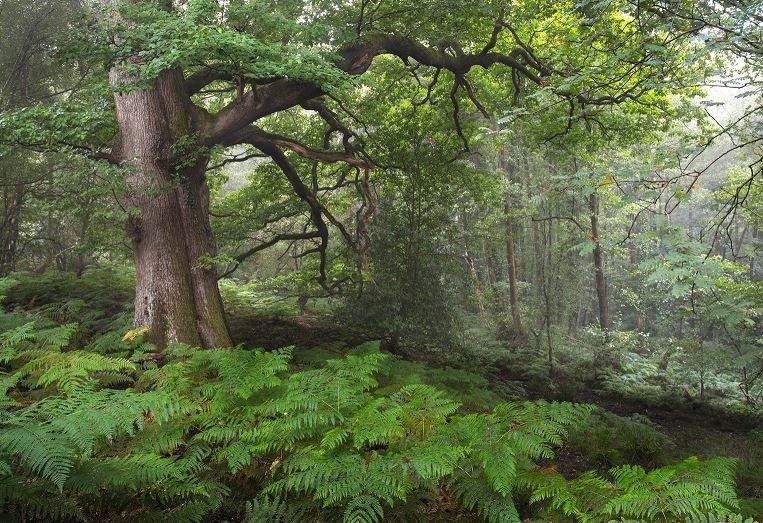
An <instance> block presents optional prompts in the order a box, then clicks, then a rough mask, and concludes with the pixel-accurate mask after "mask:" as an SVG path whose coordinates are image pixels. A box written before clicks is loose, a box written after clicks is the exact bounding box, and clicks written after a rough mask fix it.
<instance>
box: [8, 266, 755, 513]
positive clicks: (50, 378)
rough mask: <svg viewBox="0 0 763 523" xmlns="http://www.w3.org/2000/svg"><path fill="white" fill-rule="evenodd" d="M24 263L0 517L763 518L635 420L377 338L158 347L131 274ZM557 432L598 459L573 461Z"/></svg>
mask: <svg viewBox="0 0 763 523" xmlns="http://www.w3.org/2000/svg"><path fill="white" fill-rule="evenodd" d="M20 280H21V283H19V281H18V280H11V279H6V280H2V282H3V291H2V293H3V294H5V293H8V294H11V295H12V301H13V303H14V306H13V307H9V310H7V311H5V312H3V313H2V314H0V330H2V334H0V365H2V374H0V390H1V391H2V393H3V396H2V400H0V401H2V414H1V416H2V417H1V418H0V507H1V508H0V514H2V517H3V518H4V520H8V521H54V520H58V521H98V522H101V521H103V522H111V521H172V522H175V521H178V522H181V521H251V522H260V521H263V522H264V521H347V522H363V521H382V520H384V521H445V520H449V521H454V520H455V521H494V522H512V521H553V522H567V521H569V522H573V521H581V522H609V521H647V522H652V521H654V522H658V521H659V522H678V521H689V522H708V523H709V522H747V523H750V522H753V521H754V519H753V518H752V517H751V516H752V515H753V514H751V513H750V511H749V510H746V509H745V507H744V503H740V499H739V498H738V495H737V492H736V486H735V474H736V472H735V471H736V465H737V463H736V461H735V460H734V459H730V458H722V457H716V458H711V459H698V458H695V457H688V458H686V459H683V460H682V461H679V462H677V463H675V462H674V463H667V462H662V461H661V459H660V458H659V456H660V455H661V452H662V449H663V447H665V446H666V445H668V444H669V442H667V441H665V440H666V437H665V436H663V435H661V434H659V433H658V432H656V431H655V430H654V429H652V428H650V427H649V426H648V424H645V423H641V422H640V421H639V420H627V419H622V418H618V417H617V416H614V415H611V414H608V413H606V412H603V411H601V410H600V409H597V408H595V407H593V406H589V405H584V404H574V403H568V402H547V401H522V400H519V399H517V400H516V401H505V398H504V397H502V395H501V394H499V393H496V392H494V391H492V390H490V389H489V388H488V387H487V386H486V383H485V381H484V378H482V377H480V376H479V375H477V374H472V373H469V372H466V371H462V370H457V369H436V370H432V369H430V368H427V367H425V366H423V365H418V364H416V363H413V362H408V361H405V360H401V359H399V358H395V357H392V356H390V355H389V354H386V353H383V352H381V351H380V350H379V344H378V343H376V342H368V343H365V344H362V345H360V346H357V347H354V348H352V349H350V350H348V351H341V353H337V352H334V351H332V350H331V348H330V347H329V348H325V349H324V350H320V349H315V350H310V351H300V350H295V349H293V348H289V347H286V348H282V349H279V350H271V351H263V350H259V349H257V348H250V347H236V348H227V349H217V350H201V349H197V348H193V347H187V346H182V345H175V346H172V347H170V348H169V349H167V350H166V351H164V352H162V353H157V352H156V351H155V349H154V348H153V347H151V346H150V345H148V344H146V343H143V342H142V340H141V335H140V331H139V330H131V329H130V327H129V311H127V310H125V309H124V308H123V303H124V302H125V297H126V296H128V295H129V290H128V289H129V285H130V281H129V280H130V278H129V276H123V275H120V273H115V272H108V273H98V272H94V273H91V274H90V275H88V276H86V277H85V278H83V279H80V280H72V278H71V277H69V276H66V275H60V274H59V275H53V276H45V277H41V278H31V277H21V278H20ZM107 289H108V291H107ZM64 296H65V298H63V297H64ZM613 427H615V428H614V429H613ZM613 431H614V432H613ZM591 442H595V443H594V444H593V446H590V445H591ZM586 443H588V444H589V448H588V449H586V448H585V447H586ZM565 445H566V447H564V446H565ZM562 447H564V448H570V447H571V448H576V449H577V452H578V453H579V454H582V455H585V456H587V457H588V458H590V460H589V461H590V463H591V464H592V465H593V469H595V470H591V471H588V472H583V473H577V474H569V473H563V472H564V471H562V470H561V468H560V467H558V466H556V465H555V463H556V462H555V461H554V459H555V453H557V452H558V449H560V448H562ZM639 462H640V463H639ZM636 463H639V464H636Z"/></svg>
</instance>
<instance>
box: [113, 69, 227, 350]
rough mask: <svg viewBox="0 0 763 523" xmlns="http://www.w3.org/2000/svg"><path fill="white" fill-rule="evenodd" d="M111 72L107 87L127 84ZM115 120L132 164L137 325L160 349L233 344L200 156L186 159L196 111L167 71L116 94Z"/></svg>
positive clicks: (179, 78) (123, 157)
mask: <svg viewBox="0 0 763 523" xmlns="http://www.w3.org/2000/svg"><path fill="white" fill-rule="evenodd" d="M130 80H131V79H130V78H124V77H122V73H119V72H117V71H112V73H111V83H112V86H114V87H116V88H119V87H120V86H123V85H125V84H126V83H129V82H130ZM114 100H115V105H116V116H117V122H118V125H119V137H118V145H117V147H116V148H115V151H114V152H115V155H116V156H117V158H118V159H119V160H120V161H121V162H124V163H127V164H129V165H130V166H131V170H130V171H129V173H128V174H127V176H126V184H127V192H128V195H129V196H128V202H127V203H128V205H129V206H130V207H131V208H132V209H133V210H134V211H135V214H134V215H133V216H131V217H130V218H129V220H128V224H127V230H128V234H129V235H130V238H131V239H132V243H133V250H134V256H135V270H136V282H135V325H136V326H146V327H148V329H149V330H148V334H147V336H148V339H149V340H150V341H152V342H153V343H155V344H156V345H157V346H159V347H164V346H166V345H167V344H168V343H171V342H182V343H187V344H189V345H194V346H203V347H219V346H229V345H231V341H230V336H229V334H228V329H227V326H226V323H225V319H224V315H223V306H222V300H221V298H220V292H219V289H218V287H217V274H216V271H215V269H214V265H213V264H212V263H210V261H209V258H211V257H213V256H214V255H215V254H216V248H215V244H214V239H213V237H212V233H211V230H210V226H209V194H208V188H207V184H206V179H205V177H204V171H205V166H206V158H204V157H198V156H196V157H192V156H189V154H188V152H189V151H192V152H194V153H195V151H194V149H195V148H194V147H193V146H192V143H187V142H190V141H191V140H192V139H193V133H194V121H193V120H194V115H193V114H192V112H191V110H190V103H189V101H188V98H187V96H186V94H185V90H184V86H183V75H182V73H181V72H180V71H179V70H172V71H165V72H164V73H162V74H161V75H160V76H159V78H158V79H157V80H156V81H155V82H154V84H153V85H152V86H151V87H150V88H147V89H131V90H126V91H123V92H116V93H115V95H114Z"/></svg>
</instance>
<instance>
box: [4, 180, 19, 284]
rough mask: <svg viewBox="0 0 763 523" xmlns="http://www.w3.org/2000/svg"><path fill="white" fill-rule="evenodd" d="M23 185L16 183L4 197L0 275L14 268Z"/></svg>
mask: <svg viewBox="0 0 763 523" xmlns="http://www.w3.org/2000/svg"><path fill="white" fill-rule="evenodd" d="M24 192H25V186H24V184H23V183H17V184H16V185H14V186H13V189H12V190H11V191H10V193H11V194H10V195H9V198H6V209H5V216H4V217H3V218H4V219H3V223H2V238H1V240H2V245H0V276H5V275H7V274H8V273H9V272H11V271H13V270H15V268H16V250H17V247H18V241H19V222H20V221H21V206H22V204H23V201H24Z"/></svg>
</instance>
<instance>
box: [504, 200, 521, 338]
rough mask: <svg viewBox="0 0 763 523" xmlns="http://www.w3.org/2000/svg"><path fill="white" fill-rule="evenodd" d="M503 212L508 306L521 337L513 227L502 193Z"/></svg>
mask: <svg viewBox="0 0 763 523" xmlns="http://www.w3.org/2000/svg"><path fill="white" fill-rule="evenodd" d="M503 214H504V217H505V228H506V265H507V272H508V279H509V306H510V308H511V324H512V326H513V328H514V333H515V334H516V335H517V336H519V337H522V336H523V335H524V334H523V332H522V319H521V316H520V313H519V296H518V291H517V258H516V253H515V252H514V230H513V229H514V227H513V224H512V221H511V197H510V196H509V194H508V193H504V195H503Z"/></svg>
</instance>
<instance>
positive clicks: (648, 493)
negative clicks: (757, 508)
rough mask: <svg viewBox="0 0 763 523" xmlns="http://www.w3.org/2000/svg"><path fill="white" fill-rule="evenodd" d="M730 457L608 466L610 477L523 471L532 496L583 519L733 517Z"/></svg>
mask: <svg viewBox="0 0 763 523" xmlns="http://www.w3.org/2000/svg"><path fill="white" fill-rule="evenodd" d="M734 466H735V462H734V461H733V460H729V459H724V458H716V459H711V460H704V461H701V460H699V459H697V458H694V457H692V458H688V459H686V460H684V461H682V462H680V463H677V464H675V465H670V466H666V467H662V468H658V469H654V470H652V471H650V472H646V471H645V470H644V469H643V468H641V467H639V466H632V465H626V466H622V467H616V468H613V469H612V470H610V475H611V476H612V478H613V480H612V481H607V480H605V479H604V478H601V477H600V476H598V475H597V474H595V473H586V474H584V475H582V476H580V477H578V478H576V479H574V480H570V481H568V480H565V479H564V478H562V477H561V476H560V475H558V474H556V473H550V474H549V473H540V474H537V473H536V474H534V475H533V474H527V475H525V476H524V478H523V482H524V484H525V485H526V486H533V487H534V491H533V494H532V496H531V501H533V502H539V501H542V500H549V501H550V503H551V507H552V508H554V509H556V510H559V511H560V512H562V513H563V514H565V515H567V516H574V517H575V518H576V519H578V520H579V521H584V522H589V521H590V522H599V521H601V522H607V521H610V520H612V519H613V518H620V519H621V520H638V521H648V522H677V521H686V522H691V521H697V520H699V521H701V520H702V518H706V517H710V516H708V515H710V514H712V515H713V516H712V517H717V518H721V519H720V520H719V521H724V519H723V518H731V519H732V520H734V519H736V518H738V516H737V515H736V514H735V512H734V511H735V510H737V509H738V501H737V498H736V493H735V491H734Z"/></svg>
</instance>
